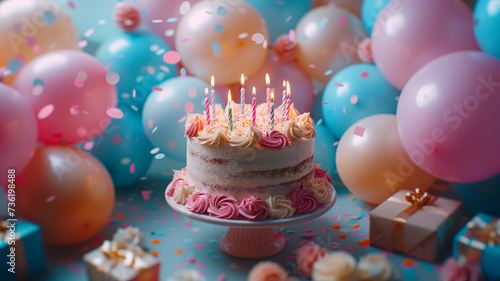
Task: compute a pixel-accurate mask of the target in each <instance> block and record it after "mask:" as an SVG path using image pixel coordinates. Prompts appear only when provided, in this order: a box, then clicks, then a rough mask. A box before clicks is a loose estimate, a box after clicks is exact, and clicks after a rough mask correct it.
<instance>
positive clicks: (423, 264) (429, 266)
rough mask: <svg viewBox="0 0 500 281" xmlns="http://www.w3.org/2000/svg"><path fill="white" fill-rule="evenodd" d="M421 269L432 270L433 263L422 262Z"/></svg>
mask: <svg viewBox="0 0 500 281" xmlns="http://www.w3.org/2000/svg"><path fill="white" fill-rule="evenodd" d="M422 269H423V270H427V271H434V265H432V264H427V263H422Z"/></svg>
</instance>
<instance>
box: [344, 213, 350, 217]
mask: <svg viewBox="0 0 500 281" xmlns="http://www.w3.org/2000/svg"><path fill="white" fill-rule="evenodd" d="M343 215H344V217H348V216H350V215H351V214H350V213H343Z"/></svg>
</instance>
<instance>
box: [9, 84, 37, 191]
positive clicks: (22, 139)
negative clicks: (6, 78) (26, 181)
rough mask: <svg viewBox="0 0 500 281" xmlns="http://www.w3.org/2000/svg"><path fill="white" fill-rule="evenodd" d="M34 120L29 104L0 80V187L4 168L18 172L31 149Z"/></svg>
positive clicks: (33, 147)
mask: <svg viewBox="0 0 500 281" xmlns="http://www.w3.org/2000/svg"><path fill="white" fill-rule="evenodd" d="M36 137H37V127H36V119H35V115H34V114H33V111H32V110H31V107H30V106H29V104H28V103H27V102H26V101H25V100H24V99H23V98H22V97H21V95H19V94H18V93H17V92H16V91H15V90H14V89H12V88H9V87H7V86H6V85H4V84H2V83H0V186H3V185H4V184H5V183H7V176H8V173H7V171H8V170H9V169H14V171H15V174H18V173H21V172H22V170H23V169H24V167H26V165H27V164H28V162H29V160H30V159H31V157H32V156H33V153H34V152H35V145H36Z"/></svg>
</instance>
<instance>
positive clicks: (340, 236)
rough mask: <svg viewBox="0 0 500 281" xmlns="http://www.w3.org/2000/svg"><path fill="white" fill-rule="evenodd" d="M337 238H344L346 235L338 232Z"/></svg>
mask: <svg viewBox="0 0 500 281" xmlns="http://www.w3.org/2000/svg"><path fill="white" fill-rule="evenodd" d="M337 237H338V238H339V239H345V238H346V237H347V235H345V234H340V235H339V236H337Z"/></svg>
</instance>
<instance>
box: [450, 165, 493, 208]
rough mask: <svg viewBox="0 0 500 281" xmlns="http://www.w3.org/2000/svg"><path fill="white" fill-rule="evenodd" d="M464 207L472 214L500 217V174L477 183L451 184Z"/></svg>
mask: <svg viewBox="0 0 500 281" xmlns="http://www.w3.org/2000/svg"><path fill="white" fill-rule="evenodd" d="M451 186H452V188H453V190H454V192H455V194H456V195H457V196H458V198H459V199H460V201H462V203H463V204H464V206H465V207H466V208H467V209H469V210H470V211H472V212H474V213H475V212H482V213H487V214H490V215H493V216H496V217H499V216H500V207H499V205H498V202H500V174H498V175H496V176H494V177H492V178H489V179H487V180H484V181H480V182H475V183H451Z"/></svg>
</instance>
